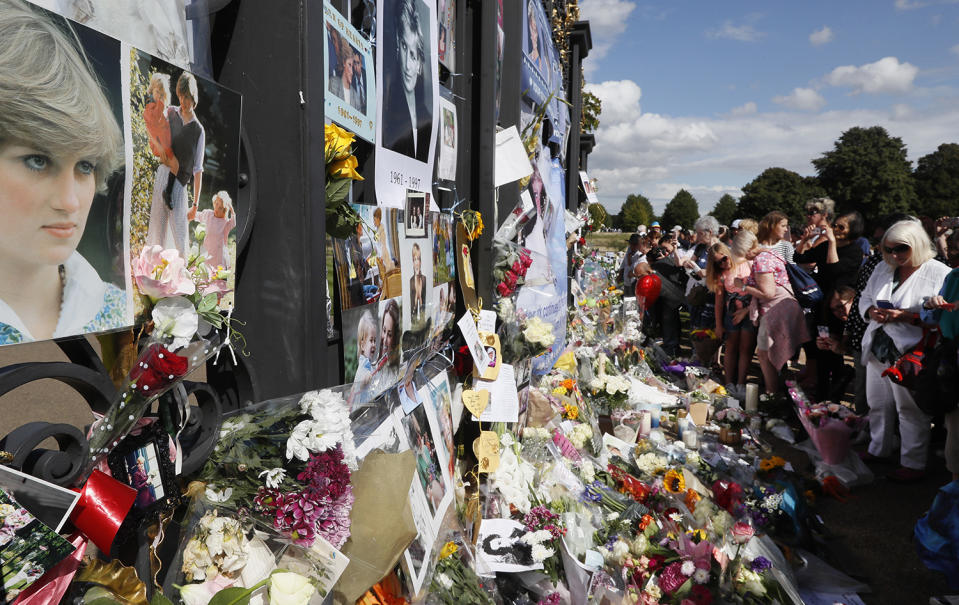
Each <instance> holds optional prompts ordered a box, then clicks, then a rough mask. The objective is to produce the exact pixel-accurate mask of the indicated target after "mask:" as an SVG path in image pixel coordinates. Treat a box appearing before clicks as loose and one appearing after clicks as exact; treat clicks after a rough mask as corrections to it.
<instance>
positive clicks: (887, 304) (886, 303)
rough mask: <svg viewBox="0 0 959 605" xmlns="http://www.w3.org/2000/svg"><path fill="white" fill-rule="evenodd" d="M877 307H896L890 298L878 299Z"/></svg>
mask: <svg viewBox="0 0 959 605" xmlns="http://www.w3.org/2000/svg"><path fill="white" fill-rule="evenodd" d="M876 307H878V308H880V309H895V307H894V306H892V303H891V302H889V301H888V300H877V301H876Z"/></svg>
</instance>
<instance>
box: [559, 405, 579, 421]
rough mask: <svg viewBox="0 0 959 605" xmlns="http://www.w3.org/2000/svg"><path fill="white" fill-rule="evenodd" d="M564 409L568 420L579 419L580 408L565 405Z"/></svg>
mask: <svg viewBox="0 0 959 605" xmlns="http://www.w3.org/2000/svg"><path fill="white" fill-rule="evenodd" d="M563 409H564V410H565V412H566V418H568V419H569V420H576V419H577V418H578V417H579V408H578V407H576V406H575V405H570V404H568V403H567V404H565V405H564V406H563Z"/></svg>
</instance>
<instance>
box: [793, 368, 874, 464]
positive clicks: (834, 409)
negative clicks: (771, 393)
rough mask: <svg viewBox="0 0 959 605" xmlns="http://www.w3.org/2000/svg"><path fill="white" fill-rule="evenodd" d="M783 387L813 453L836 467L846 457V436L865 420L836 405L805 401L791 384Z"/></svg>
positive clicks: (799, 389) (847, 439)
mask: <svg viewBox="0 0 959 605" xmlns="http://www.w3.org/2000/svg"><path fill="white" fill-rule="evenodd" d="M786 387H787V388H788V390H789V395H790V397H792V399H793V401H794V402H795V403H796V413H797V414H798V415H799V421H800V422H802V425H803V428H805V429H806V432H807V433H809V438H810V439H811V440H812V442H813V445H815V446H816V451H818V452H819V455H821V456H822V458H823V460H824V461H825V462H826V464H840V463H841V462H842V461H843V460H845V459H846V456H848V455H849V438H850V436H851V435H852V433H853V432H854V431H855V430H856V429H858V428H859V427H860V426H862V424H863V422H864V420H865V419H864V418H862V417H861V416H859V415H858V414H856V413H855V412H853V411H852V410H851V409H850V408H848V407H846V406H844V405H842V404H839V403H832V402H828V401H825V402H822V403H814V402H812V401H809V399H808V398H807V397H806V395H805V393H803V391H802V389H801V388H799V385H797V384H796V383H795V382H792V381H788V382H787V383H786Z"/></svg>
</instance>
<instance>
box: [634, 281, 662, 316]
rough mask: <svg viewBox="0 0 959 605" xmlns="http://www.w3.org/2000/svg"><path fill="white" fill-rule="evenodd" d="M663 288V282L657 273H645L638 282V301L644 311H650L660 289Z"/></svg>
mask: <svg viewBox="0 0 959 605" xmlns="http://www.w3.org/2000/svg"><path fill="white" fill-rule="evenodd" d="M662 288H663V282H662V281H660V279H659V276H658V275H656V274H655V273H651V274H649V275H644V276H642V277H641V278H639V280H638V281H637V282H636V302H638V303H639V307H640V308H641V309H642V310H644V311H649V308H650V307H652V306H653V304H654V303H655V302H656V299H657V298H659V291H660V290H662Z"/></svg>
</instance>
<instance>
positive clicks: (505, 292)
mask: <svg viewBox="0 0 959 605" xmlns="http://www.w3.org/2000/svg"><path fill="white" fill-rule="evenodd" d="M496 293H497V294H499V295H500V296H501V297H502V298H506V297H507V296H509V295H510V294H512V293H513V289H512V288H510V287H509V286H508V285H506V282H500V283H498V284H496Z"/></svg>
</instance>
